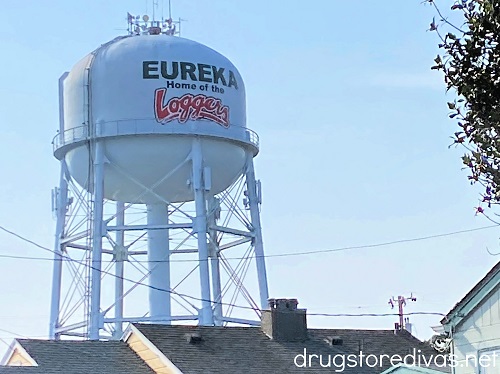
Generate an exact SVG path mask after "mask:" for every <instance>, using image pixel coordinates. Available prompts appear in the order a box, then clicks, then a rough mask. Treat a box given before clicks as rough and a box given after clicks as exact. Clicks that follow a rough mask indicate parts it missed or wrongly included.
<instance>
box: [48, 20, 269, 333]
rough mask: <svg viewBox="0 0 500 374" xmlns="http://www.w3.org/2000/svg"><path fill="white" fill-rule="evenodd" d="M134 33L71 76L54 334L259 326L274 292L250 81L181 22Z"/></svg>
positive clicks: (63, 96)
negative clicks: (249, 118)
mask: <svg viewBox="0 0 500 374" xmlns="http://www.w3.org/2000/svg"><path fill="white" fill-rule="evenodd" d="M129 31H130V32H129V35H127V36H123V37H118V38H116V39H114V40H112V41H110V42H108V43H106V44H103V45H102V46H101V47H99V48H97V49H96V50H95V51H93V52H92V53H90V54H89V55H87V56H86V57H84V58H83V59H82V60H81V61H79V62H78V63H77V64H76V65H75V66H74V67H73V68H72V70H71V71H70V72H69V73H65V74H63V75H62V77H61V79H60V81H59V101H60V129H59V131H58V134H57V135H56V137H55V138H54V156H55V157H56V158H57V159H58V160H59V161H60V164H61V174H60V185H59V187H58V188H55V189H54V191H53V211H54V213H55V216H56V219H57V228H56V243H55V251H56V254H55V259H54V270H53V289H52V303H51V317H50V318H51V320H50V336H51V338H53V339H58V338H60V337H61V336H63V335H66V336H81V337H86V338H90V339H99V338H113V337H114V338H119V337H120V335H121V334H122V332H123V324H124V323H126V322H149V323H171V322H173V321H189V320H191V321H197V323H199V324H202V325H218V326H221V325H226V324H228V323H238V324H250V325H252V324H257V323H258V317H259V313H260V309H264V308H266V307H267V299H268V288H267V279H266V269H265V262H264V252H263V244H262V233H261V225H260V205H261V188H260V182H259V181H257V180H256V179H255V173H254V166H253V158H254V157H255V156H256V155H257V153H258V152H259V141H258V136H257V134H256V133H255V132H253V131H252V130H250V129H248V128H247V127H246V113H245V110H246V108H245V106H246V103H245V87H244V84H243V80H242V77H241V76H240V74H239V72H238V70H237V69H236V68H235V66H234V65H233V64H232V63H231V62H230V61H229V60H228V59H227V58H225V57H224V56H222V55H221V54H219V53H218V52H216V51H214V50H212V49H210V48H208V47H206V46H204V45H202V44H200V43H197V42H194V41H191V40H188V39H184V38H181V37H178V36H176V35H175V29H174V28H173V23H172V22H171V21H168V22H167V23H166V24H162V23H160V22H156V21H153V22H149V20H148V18H147V17H146V16H145V17H144V18H143V19H142V20H139V19H138V18H135V17H132V16H130V15H129ZM251 266H255V268H256V272H254V273H253V280H254V282H253V283H255V286H254V293H258V294H259V297H258V299H257V301H255V300H254V299H253V297H252V293H251V292H250V291H249V290H248V289H247V287H246V286H247V285H248V284H249V283H248V282H250V280H245V277H246V276H247V275H248V274H249V273H252V272H249V271H248V269H249V267H251ZM174 277H177V279H176V281H175V282H174ZM193 278H195V279H194V280H193ZM250 278H251V277H250ZM189 282H191V283H189ZM184 283H188V284H189V287H188V288H187V290H188V291H182V290H181V286H182V285H183V284H184ZM253 283H252V284H253ZM195 289H196V291H195V292H194V291H193V290H195ZM146 295H147V299H148V301H146ZM141 298H144V299H141ZM242 301H246V303H245V305H246V308H239V307H240V306H242ZM129 310H130V311H129ZM174 310H175V312H174ZM238 310H239V311H240V312H242V313H243V315H244V317H245V318H243V317H238V316H235V315H233V314H232V313H233V312H236V311H238ZM249 313H250V314H249ZM252 316H253V317H252Z"/></svg>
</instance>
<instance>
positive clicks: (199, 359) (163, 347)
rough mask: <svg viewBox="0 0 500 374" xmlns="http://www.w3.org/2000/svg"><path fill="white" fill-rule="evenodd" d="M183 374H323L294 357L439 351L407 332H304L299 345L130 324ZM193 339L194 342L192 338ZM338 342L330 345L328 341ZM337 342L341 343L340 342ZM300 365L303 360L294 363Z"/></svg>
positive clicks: (220, 330)
mask: <svg viewBox="0 0 500 374" xmlns="http://www.w3.org/2000/svg"><path fill="white" fill-rule="evenodd" d="M134 327H135V328H136V329H138V330H139V331H140V332H141V334H143V335H144V336H145V337H146V338H147V339H148V340H149V341H150V342H151V343H152V344H153V345H154V346H155V347H156V348H158V349H159V350H160V351H161V352H162V353H163V354H164V355H165V356H166V357H167V358H168V359H169V360H170V361H171V362H172V363H173V364H174V365H175V366H176V367H177V368H178V369H179V370H180V371H182V373H184V374H195V373H211V374H216V373H248V374H260V373H264V372H268V373H271V372H272V373H303V372H307V373H324V372H325V371H328V370H333V367H332V368H331V369H328V368H322V367H321V366H320V365H319V362H318V361H317V360H316V364H315V365H314V367H312V368H298V367H296V366H295V363H294V358H295V357H296V356H297V355H301V354H304V349H305V350H306V352H307V354H316V355H323V359H324V363H326V360H327V359H328V356H329V355H330V357H333V356H334V355H336V354H341V355H345V356H347V355H349V354H355V355H358V354H359V352H360V351H363V352H364V353H365V354H366V355H368V354H373V355H376V356H379V355H396V354H398V355H401V356H405V355H408V354H412V353H413V352H414V351H413V350H414V349H415V350H416V351H417V352H418V350H421V352H422V354H424V355H426V356H430V355H436V354H437V352H436V351H435V350H434V349H432V348H431V347H430V346H429V345H427V344H424V343H423V342H421V341H420V340H418V339H417V338H415V337H414V336H412V335H411V334H410V333H408V332H407V331H405V330H402V331H398V332H397V333H395V332H394V331H393V330H346V329H308V336H309V338H308V339H307V340H305V341H303V342H286V341H276V340H272V339H270V338H269V337H268V336H267V335H266V334H264V333H263V332H262V330H261V329H260V328H258V327H201V326H197V327H193V326H178V325H177V326H169V325H147V324H134ZM192 336H194V337H196V339H194V340H192V339H190V337H192ZM333 337H335V339H337V340H336V343H338V344H334V345H332V344H331V342H332V338H333ZM340 341H341V342H340ZM298 362H299V364H300V363H301V359H299V360H298ZM383 364H384V365H382V367H376V368H369V367H366V366H365V367H355V368H348V367H346V368H345V370H344V373H356V374H364V373H381V372H383V371H384V370H386V369H388V368H390V367H391V365H390V362H389V361H388V360H385V362H383Z"/></svg>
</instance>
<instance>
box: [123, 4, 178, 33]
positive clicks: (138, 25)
mask: <svg viewBox="0 0 500 374" xmlns="http://www.w3.org/2000/svg"><path fill="white" fill-rule="evenodd" d="M155 7H158V0H153V10H152V19H151V20H150V18H149V16H148V15H147V14H145V15H143V16H142V17H141V16H140V15H138V16H134V15H132V14H130V13H127V23H128V27H127V31H128V34H129V35H159V34H164V35H171V36H180V34H181V21H185V20H183V19H181V18H179V20H178V21H173V20H172V1H171V0H168V19H164V18H163V0H162V17H161V21H157V20H156V18H155ZM146 13H147V10H146Z"/></svg>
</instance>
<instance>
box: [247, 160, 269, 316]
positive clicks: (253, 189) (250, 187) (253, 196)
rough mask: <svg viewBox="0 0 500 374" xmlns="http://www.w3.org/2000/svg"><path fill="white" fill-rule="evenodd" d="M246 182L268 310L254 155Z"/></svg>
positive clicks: (262, 294) (262, 303)
mask: <svg viewBox="0 0 500 374" xmlns="http://www.w3.org/2000/svg"><path fill="white" fill-rule="evenodd" d="M246 182H247V191H248V204H249V206H250V218H251V220H252V226H253V228H254V234H255V237H254V240H253V244H254V251H255V263H256V265H257V279H258V282H259V292H260V307H261V309H267V308H268V299H269V290H268V287H267V273H266V260H265V258H264V243H263V240H262V227H261V225H260V211H259V205H260V191H259V193H257V181H256V180H255V170H254V167H253V157H252V155H250V154H248V155H247V169H246Z"/></svg>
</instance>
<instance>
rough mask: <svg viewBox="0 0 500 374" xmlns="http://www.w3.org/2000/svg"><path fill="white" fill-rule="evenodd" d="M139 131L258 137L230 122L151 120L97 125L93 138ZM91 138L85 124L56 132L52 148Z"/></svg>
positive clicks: (256, 143)
mask: <svg viewBox="0 0 500 374" xmlns="http://www.w3.org/2000/svg"><path fill="white" fill-rule="evenodd" d="M135 134H138V135H142V134H145V135H147V134H181V135H193V134H195V135H208V136H215V137H221V138H226V139H233V140H237V141H243V142H246V143H250V144H252V145H253V146H255V147H256V148H257V149H258V148H259V136H258V135H257V133H256V132H255V131H253V130H250V129H248V128H246V127H243V126H234V125H231V126H230V127H229V128H224V127H222V126H221V127H214V126H210V127H207V128H203V127H202V126H199V125H198V126H196V127H195V126H193V125H191V126H189V125H186V124H172V125H171V124H167V125H161V124H159V123H158V122H156V120H154V119H139V120H137V119H134V120H118V121H109V122H103V123H98V124H97V129H96V134H95V137H108V136H118V135H135ZM90 138H91V134H90V133H89V127H88V126H85V125H84V126H79V127H73V128H71V129H67V130H65V131H64V132H62V133H58V134H57V135H56V136H55V137H54V139H53V140H52V145H53V148H54V151H55V150H57V149H59V148H61V147H63V146H65V145H67V144H70V143H75V142H79V141H84V140H88V139H90Z"/></svg>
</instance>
